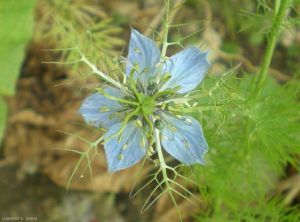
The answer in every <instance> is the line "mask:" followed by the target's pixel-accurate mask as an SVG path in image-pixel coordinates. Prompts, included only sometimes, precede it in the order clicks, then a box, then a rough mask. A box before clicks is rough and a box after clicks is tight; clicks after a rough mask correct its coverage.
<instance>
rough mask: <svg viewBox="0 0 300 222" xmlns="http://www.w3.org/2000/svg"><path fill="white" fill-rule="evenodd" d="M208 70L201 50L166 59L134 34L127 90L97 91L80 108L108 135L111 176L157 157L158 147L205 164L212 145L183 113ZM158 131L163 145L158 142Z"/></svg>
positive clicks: (148, 41) (189, 161) (187, 160)
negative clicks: (187, 99)
mask: <svg viewBox="0 0 300 222" xmlns="http://www.w3.org/2000/svg"><path fill="white" fill-rule="evenodd" d="M208 67H209V62H208V61H207V53H204V52H201V51H200V50H199V49H198V48H196V47H190V48H186V49H184V50H183V51H181V52H179V53H177V54H175V55H173V56H172V57H170V58H164V57H163V58H161V56H160V51H159V49H158V47H157V46H156V44H155V42H153V41H152V40H151V39H149V38H147V37H145V36H143V35H142V34H140V33H139V32H138V31H136V30H132V33H131V39H130V44H129V52H128V59H127V62H126V68H125V76H126V83H125V84H124V86H123V87H122V88H115V87H110V86H107V87H103V88H102V89H97V92H96V93H94V94H92V95H90V96H88V97H87V98H86V99H85V100H84V101H83V103H82V106H81V108H80V113H81V114H82V116H83V118H84V119H85V121H86V122H87V123H88V124H90V125H92V126H94V127H99V128H105V129H107V131H106V134H105V136H104V138H105V140H104V141H105V143H104V149H105V154H106V158H107V162H108V169H109V171H111V172H113V171H118V170H121V169H125V168H128V167H131V166H132V165H134V164H136V163H137V162H139V161H140V160H141V159H143V158H144V157H145V156H146V155H148V156H151V155H153V154H154V153H155V152H156V150H155V146H154V144H155V143H156V142H159V143H161V145H162V147H163V148H164V149H165V151H167V152H168V153H169V154H170V155H171V156H173V157H174V158H175V159H177V160H179V161H180V162H182V163H184V164H187V165H191V164H194V163H200V164H204V160H203V157H204V154H205V153H206V152H207V149H208V145H207V143H206V141H205V138H204V136H203V132H202V129H201V126H200V124H199V122H198V121H197V120H195V119H194V118H192V117H190V116H186V115H184V114H183V113H182V111H183V108H184V107H185V106H186V97H185V95H186V94H187V93H190V92H191V91H192V90H193V89H195V88H196V86H197V85H198V84H199V83H200V82H201V81H202V79H203V78H204V75H205V72H206V71H207V69H208ZM157 129H158V130H159V132H160V137H159V138H160V141H155V137H154V131H155V130H157Z"/></svg>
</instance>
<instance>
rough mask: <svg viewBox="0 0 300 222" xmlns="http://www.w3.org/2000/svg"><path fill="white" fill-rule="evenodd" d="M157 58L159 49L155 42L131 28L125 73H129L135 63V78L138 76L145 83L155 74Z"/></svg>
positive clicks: (158, 57)
mask: <svg viewBox="0 0 300 222" xmlns="http://www.w3.org/2000/svg"><path fill="white" fill-rule="evenodd" d="M159 59H160V51H159V49H158V47H157V46H156V44H155V42H154V41H153V40H151V39H150V38H148V37H146V36H144V35H142V34H140V33H139V32H138V31H137V30H135V29H132V30H131V37H130V43H129V50H128V62H127V66H126V74H127V75H129V74H130V71H131V69H132V67H133V66H135V65H136V64H137V65H138V67H139V72H138V73H135V78H138V79H139V80H140V82H141V83H142V84H143V85H146V84H147V80H148V78H149V77H150V76H153V74H155V73H154V72H155V71H154V66H155V65H156V64H157V63H158V62H159Z"/></svg>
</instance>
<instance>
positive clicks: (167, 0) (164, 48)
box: [161, 0, 170, 58]
mask: <svg viewBox="0 0 300 222" xmlns="http://www.w3.org/2000/svg"><path fill="white" fill-rule="evenodd" d="M165 7H166V18H165V24H164V38H163V46H162V50H161V58H164V57H165V56H166V53H167V48H168V33H169V15H170V0H165Z"/></svg>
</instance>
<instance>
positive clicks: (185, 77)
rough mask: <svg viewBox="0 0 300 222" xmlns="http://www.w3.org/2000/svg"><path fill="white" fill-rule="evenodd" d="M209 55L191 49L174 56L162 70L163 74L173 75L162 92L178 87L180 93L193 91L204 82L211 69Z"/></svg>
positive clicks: (196, 49)
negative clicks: (207, 72) (208, 70)
mask: <svg viewBox="0 0 300 222" xmlns="http://www.w3.org/2000/svg"><path fill="white" fill-rule="evenodd" d="M207 55H208V53H207V52H201V51H200V50H199V49H198V48H196V47H191V48H186V49H184V50H183V51H181V52H179V53H177V54H175V55H174V56H172V57H171V58H170V59H169V60H167V61H166V62H165V65H164V66H163V68H162V70H163V73H170V74H171V79H170V80H169V81H168V82H167V83H166V84H164V85H163V86H162V87H161V89H160V90H161V91H162V90H164V89H166V88H174V87H176V86H179V87H180V90H178V93H186V92H189V91H191V90H193V89H194V88H195V87H196V86H197V85H198V84H199V83H200V82H201V81H202V79H203V78H204V75H205V73H206V71H207V69H208V68H209V62H208V60H207Z"/></svg>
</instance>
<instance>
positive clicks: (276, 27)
mask: <svg viewBox="0 0 300 222" xmlns="http://www.w3.org/2000/svg"><path fill="white" fill-rule="evenodd" d="M288 2H289V0H277V1H276V2H275V9H274V14H275V21H274V22H273V25H272V29H271V32H270V36H269V41H268V45H267V49H266V51H265V55H264V58H263V61H262V64H261V66H260V70H259V73H258V76H257V79H256V84H255V94H256V96H258V95H259V94H260V93H261V89H262V86H263V84H264V82H265V80H266V78H267V75H268V70H269V67H270V64H271V60H272V57H273V53H274V49H275V47H276V44H277V40H278V35H279V33H280V29H281V25H282V22H283V19H284V16H285V14H286V10H287V8H288Z"/></svg>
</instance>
